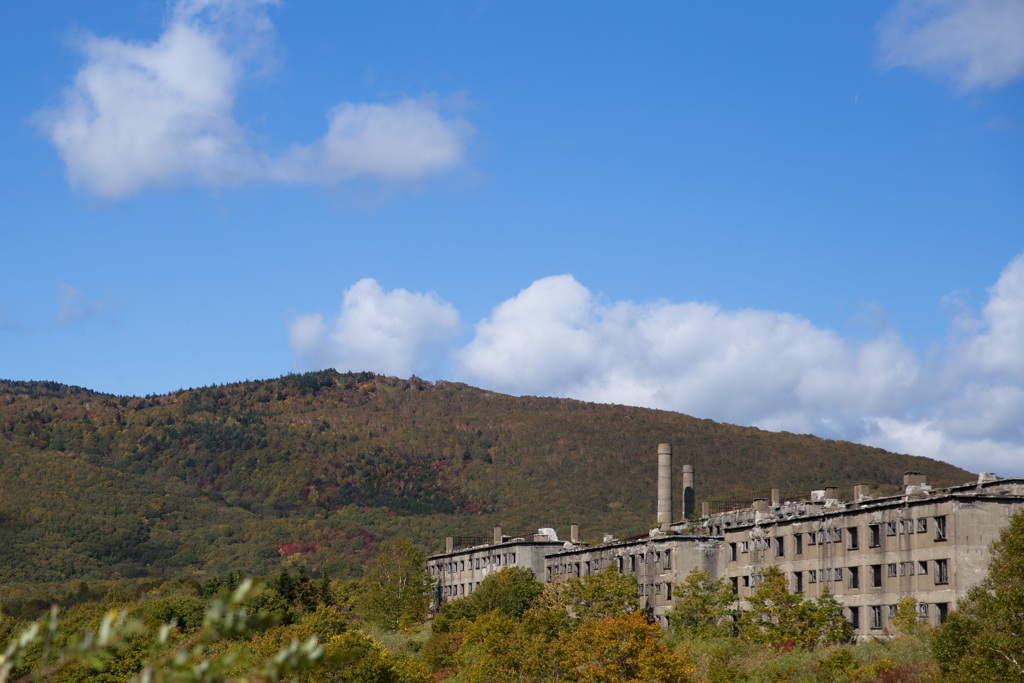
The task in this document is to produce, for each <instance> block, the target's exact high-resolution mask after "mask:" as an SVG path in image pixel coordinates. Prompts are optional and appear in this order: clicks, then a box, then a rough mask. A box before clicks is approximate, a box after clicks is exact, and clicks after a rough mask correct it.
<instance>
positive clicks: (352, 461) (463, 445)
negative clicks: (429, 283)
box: [0, 370, 971, 591]
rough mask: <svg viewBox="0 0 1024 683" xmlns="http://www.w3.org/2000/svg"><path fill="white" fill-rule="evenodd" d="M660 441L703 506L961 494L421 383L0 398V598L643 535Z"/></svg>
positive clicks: (766, 448)
mask: <svg viewBox="0 0 1024 683" xmlns="http://www.w3.org/2000/svg"><path fill="white" fill-rule="evenodd" d="M660 442H669V443H672V444H673V446H674V449H675V452H674V462H675V463H676V464H677V472H678V469H679V468H678V466H679V465H681V464H682V463H691V464H693V465H694V466H695V469H696V490H697V499H698V501H712V502H714V501H736V500H750V499H751V498H752V497H753V496H755V495H757V494H761V493H763V492H765V491H766V490H767V489H768V488H769V487H778V488H780V489H781V490H782V492H783V494H784V495H788V496H793V497H795V496H799V495H806V494H807V493H808V492H809V491H810V490H811V489H813V488H822V487H824V486H825V485H831V486H838V487H840V490H841V493H842V495H850V491H851V488H852V486H853V484H855V483H860V482H867V483H870V484H872V485H873V486H875V487H876V488H877V490H878V491H880V492H892V491H894V490H896V487H897V486H898V485H899V483H900V482H901V481H902V473H903V472H904V471H905V470H917V471H921V472H924V473H926V474H927V475H928V477H929V481H930V482H932V483H933V484H935V485H939V486H942V485H951V484H958V483H962V482H964V481H967V480H968V479H969V478H970V477H971V475H970V474H969V473H967V472H965V471H963V470H960V469H958V468H956V467H953V466H951V465H948V464H945V463H941V462H937V461H934V460H929V459H927V458H921V457H913V456H908V455H899V454H894V453H889V452H886V451H883V450H880V449H877V448H869V447H865V446H860V445H856V444H852V443H847V442H841V441H829V440H823V439H819V438H817V437H814V436H809V435H796V434H790V433H774V432H766V431H762V430H758V429H754V428H749V427H738V426H735V425H728V424H719V423H715V422H713V421H710V420H700V419H696V418H693V417H688V416H686V415H681V414H678V413H672V412H667V411H658V410H647V409H642V408H633V407H627V406H618V405H599V404H593V403H585V402H581V401H574V400H568V399H550V398H535V397H511V396H505V395H501V394H496V393H492V392H488V391H483V390H480V389H476V388H473V387H470V386H466V385H463V384H454V383H448V382H437V383H431V382H427V381H423V380H420V379H418V378H415V377H413V378H410V379H408V380H403V379H397V378H394V377H383V376H378V375H374V374H372V373H349V374H339V373H337V372H334V371H330V370H328V371H322V372H314V373H307V374H302V375H288V376H285V377H281V378H278V379H273V380H266V381H249V382H242V383H237V384H231V385H226V386H213V387H205V388H199V389H188V390H181V391H177V392H173V393H170V394H167V395H162V396H147V397H144V398H143V397H128V396H113V395H108V394H100V393H96V392H92V391H89V390H87V389H82V388H79V387H69V386H65V385H61V384H57V383H52V382H13V381H0V543H3V545H4V548H5V550H6V552H4V553H3V555H2V556H0V581H2V582H3V583H4V584H5V585H6V586H8V590H9V591H10V590H12V588H15V587H16V586H17V584H19V583H29V582H32V583H39V582H53V583H54V586H55V587H56V586H62V585H64V582H68V581H72V580H74V581H79V580H83V579H85V580H90V581H95V580H100V579H102V580H107V579H117V578H129V579H131V578H134V579H140V578H145V577H150V578H161V579H166V578H169V577H175V576H181V575H188V576H192V577H195V578H196V579H197V580H205V578H207V577H209V576H214V575H217V574H223V573H226V572H229V571H239V572H244V573H254V574H257V575H261V576H267V575H270V574H272V573H274V572H276V571H278V570H279V569H280V568H281V567H282V566H284V567H289V566H290V567H294V566H298V565H299V564H305V565H308V566H309V567H311V568H312V570H313V571H314V572H320V571H321V570H326V571H327V572H328V573H329V574H330V575H331V576H333V577H336V578H355V577H358V576H359V575H360V573H361V571H362V569H361V568H362V566H363V565H364V564H365V562H366V561H367V560H368V559H369V558H370V557H372V556H373V555H374V553H375V552H376V548H377V547H378V545H379V543H380V542H381V541H383V540H385V539H388V538H392V537H394V536H397V535H402V536H406V537H409V538H411V539H412V540H413V541H415V542H417V543H419V544H421V545H422V546H423V547H425V548H426V549H428V550H429V551H435V550H438V549H440V544H441V543H442V542H443V541H442V539H443V538H444V536H446V535H456V536H467V535H469V536H472V535H483V534H486V533H488V530H489V529H490V527H491V526H492V525H495V524H501V525H503V526H504V527H505V528H506V529H515V530H520V529H521V530H526V529H533V528H536V527H538V526H553V527H555V528H556V529H558V530H559V531H560V532H564V531H565V530H566V529H567V527H568V525H569V523H570V522H578V523H579V524H580V525H581V527H582V532H583V536H584V538H585V539H588V540H596V539H599V538H600V537H601V535H602V534H604V533H613V534H617V535H631V534H636V533H641V532H643V531H645V530H646V529H647V528H649V527H650V526H651V525H652V523H653V520H654V512H655V497H656V485H655V473H656V459H655V455H654V454H655V448H656V444H658V443H660ZM677 476H678V474H677ZM679 488H680V486H679V485H677V486H676V489H677V491H676V496H677V500H676V501H675V509H676V510H679V509H680V507H679V505H680V503H679V500H678V496H679V490H678V489H679ZM54 590H57V588H55V589H54Z"/></svg>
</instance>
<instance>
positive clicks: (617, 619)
mask: <svg viewBox="0 0 1024 683" xmlns="http://www.w3.org/2000/svg"><path fill="white" fill-rule="evenodd" d="M661 636H662V634H661V629H660V628H658V627H657V626H654V625H652V624H649V623H647V617H646V616H645V615H644V613H643V612H641V611H640V610H637V611H636V612H633V613H632V614H616V615H606V616H601V617H595V618H592V619H589V620H587V621H584V622H583V623H582V624H581V625H580V627H579V629H577V630H576V631H575V632H572V633H568V634H565V635H564V636H563V637H562V641H563V642H562V643H561V647H560V653H559V654H560V660H561V661H562V662H563V666H565V668H566V671H565V672H564V678H565V680H569V681H578V682H579V683H634V682H635V683H640V682H641V681H642V682H643V683H685V682H686V681H690V680H693V678H694V673H695V670H694V667H693V666H692V665H691V664H690V663H689V662H687V661H686V659H685V658H684V657H683V656H681V655H679V654H677V653H675V652H672V651H671V650H669V649H668V647H666V646H665V644H664V643H663V642H662V639H661Z"/></svg>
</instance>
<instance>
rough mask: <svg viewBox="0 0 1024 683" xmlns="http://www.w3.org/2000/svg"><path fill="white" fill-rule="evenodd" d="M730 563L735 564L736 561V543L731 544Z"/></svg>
mask: <svg viewBox="0 0 1024 683" xmlns="http://www.w3.org/2000/svg"><path fill="white" fill-rule="evenodd" d="M729 561H730V562H735V561H736V544H735V543H730V544H729Z"/></svg>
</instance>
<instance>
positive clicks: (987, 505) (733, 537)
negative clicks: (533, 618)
mask: <svg viewBox="0 0 1024 683" xmlns="http://www.w3.org/2000/svg"><path fill="white" fill-rule="evenodd" d="M658 465H659V466H658V507H657V510H658V521H659V524H660V526H659V527H658V528H656V529H652V530H651V531H650V533H648V534H644V535H642V536H635V537H632V538H627V539H624V540H618V539H615V538H612V537H610V536H606V537H605V539H604V540H603V541H602V542H601V543H599V544H595V545H587V544H584V543H580V541H579V538H578V528H577V527H576V525H573V527H572V530H571V532H570V539H569V540H568V541H565V542H562V541H559V540H558V538H557V536H556V534H555V532H554V531H553V530H551V529H541V530H540V531H538V533H537V534H535V535H533V536H532V537H530V538H526V537H522V536H520V537H516V538H510V537H507V536H502V535H501V529H500V527H495V531H494V540H493V542H492V543H490V544H486V543H481V544H476V545H472V546H470V547H465V548H456V547H455V544H454V541H453V539H452V538H449V539H448V540H447V547H446V552H445V553H442V554H438V555H434V556H433V557H431V558H430V560H429V561H428V568H429V570H430V572H431V574H432V575H433V576H434V577H435V578H436V579H437V581H438V587H437V591H436V595H435V598H436V600H435V604H436V603H439V602H440V601H443V600H447V599H452V598H454V597H458V596H462V595H466V594H468V593H470V592H472V591H473V589H474V588H475V587H476V586H478V585H479V584H480V582H481V581H482V580H483V578H484V577H486V576H487V574H488V573H490V572H492V571H496V570H498V569H501V568H503V567H506V566H520V567H528V568H530V569H531V570H532V571H533V573H534V575H535V576H536V577H537V578H538V579H539V580H541V581H547V582H552V581H560V580H564V579H566V578H569V577H583V576H587V575H590V574H594V573H597V572H599V571H602V570H604V569H605V568H606V567H608V566H609V565H614V566H615V567H616V568H617V569H618V570H619V572H620V573H622V574H627V575H631V576H634V577H635V578H636V579H637V584H638V591H639V597H640V602H641V606H642V607H645V608H649V609H650V611H651V613H652V614H653V616H654V617H655V618H657V619H658V620H659V621H661V622H662V623H663V624H664V623H666V616H665V615H666V613H667V612H668V610H669V609H671V607H672V605H673V604H674V603H675V602H676V595H675V591H674V586H678V585H679V584H680V583H681V582H682V581H683V579H684V578H685V577H686V575H687V574H689V572H690V571H692V570H694V569H704V570H707V571H708V572H709V573H710V574H711V576H713V577H723V578H724V579H725V580H726V581H727V582H728V583H729V584H730V585H731V586H732V589H733V593H734V594H735V595H736V600H737V607H738V608H740V609H743V608H744V607H745V606H746V600H747V599H748V598H749V597H751V596H752V595H753V594H754V591H755V590H756V588H757V582H758V578H759V570H760V569H762V568H763V567H766V566H768V565H774V566H776V567H778V569H779V570H780V571H782V572H783V574H784V575H785V576H786V577H787V579H788V580H789V582H790V589H791V590H792V591H793V592H795V593H799V594H802V595H803V596H805V597H807V598H816V597H819V596H821V595H822V594H824V593H825V591H826V589H827V590H828V592H829V593H831V594H832V595H833V596H835V597H836V599H838V600H839V601H840V602H841V603H842V604H843V606H844V607H845V609H846V613H847V616H848V619H849V621H850V623H851V625H852V626H853V628H854V631H855V633H856V634H857V635H859V636H871V635H882V634H885V633H888V632H890V631H891V629H890V626H891V619H892V617H893V616H894V615H895V612H896V604H897V603H898V602H899V600H900V599H901V598H903V597H906V596H910V597H913V598H915V599H916V600H917V601H918V609H919V613H920V617H921V619H922V620H923V621H927V622H929V623H933V624H938V623H941V622H942V621H944V620H945V618H946V615H947V614H948V613H949V610H950V609H952V608H953V607H954V606H955V604H956V601H957V600H958V599H959V598H961V597H963V596H964V595H965V594H966V592H967V590H968V589H969V588H970V587H971V586H973V585H975V584H976V583H978V582H979V581H981V579H982V578H983V577H984V576H985V572H986V571H987V566H988V556H989V547H990V545H991V544H992V542H993V541H994V540H995V539H996V538H998V536H999V532H1000V531H1001V530H1002V529H1003V527H1005V526H1006V524H1007V523H1008V522H1009V519H1010V517H1011V516H1012V515H1013V514H1015V513H1017V512H1019V511H1021V510H1024V479H999V478H997V477H994V476H993V475H990V474H987V473H982V474H981V475H980V476H979V478H978V481H977V482H976V483H970V484H964V485H962V486H954V487H949V488H943V489H933V488H932V487H930V486H929V485H928V484H927V482H926V481H925V478H924V476H923V475H920V474H918V473H914V472H908V473H907V474H906V475H905V477H904V491H903V492H902V493H901V494H899V495H890V496H883V497H872V496H871V495H869V487H868V486H866V485H858V486H856V487H854V495H853V500H852V501H847V502H841V501H840V500H838V498H837V496H836V493H837V490H836V489H824V490H821V491H812V492H811V495H810V497H809V499H806V500H802V501H796V502H782V501H780V500H779V497H778V494H777V492H776V491H773V493H772V498H771V499H761V500H756V501H754V503H753V505H752V506H751V507H748V508H744V509H739V510H733V511H729V512H724V513H719V514H715V515H710V514H708V510H707V505H706V504H705V505H703V506H702V507H703V511H702V512H703V514H702V522H701V524H700V526H699V528H697V529H695V528H694V525H693V523H692V522H687V521H683V522H677V523H671V522H670V520H671V519H672V506H671V448H670V447H669V446H668V444H661V445H660V446H659V447H658ZM694 501H695V496H694V489H693V468H692V467H691V466H689V465H686V466H684V468H683V505H684V510H683V519H684V520H687V519H689V518H690V515H691V513H692V511H693V508H694V505H695V502H694Z"/></svg>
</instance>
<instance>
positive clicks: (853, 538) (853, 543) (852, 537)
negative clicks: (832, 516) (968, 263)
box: [846, 527, 860, 550]
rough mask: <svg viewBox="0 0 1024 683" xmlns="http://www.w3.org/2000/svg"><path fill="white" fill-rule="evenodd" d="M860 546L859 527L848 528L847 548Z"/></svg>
mask: <svg viewBox="0 0 1024 683" xmlns="http://www.w3.org/2000/svg"><path fill="white" fill-rule="evenodd" d="M858 547H860V546H859V543H858V539H857V527H850V528H849V529H847V530H846V548H847V550H856V549H857V548H858Z"/></svg>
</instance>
